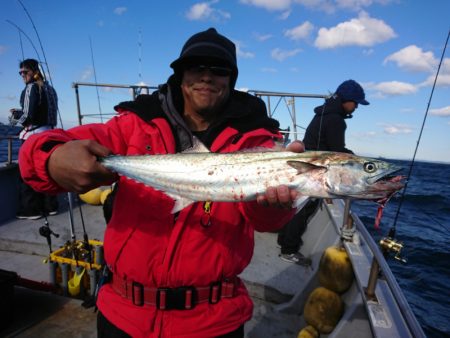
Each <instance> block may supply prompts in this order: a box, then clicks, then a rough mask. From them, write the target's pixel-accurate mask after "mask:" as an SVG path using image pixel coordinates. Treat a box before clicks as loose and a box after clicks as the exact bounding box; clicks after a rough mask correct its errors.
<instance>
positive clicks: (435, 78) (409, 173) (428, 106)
mask: <svg viewBox="0 0 450 338" xmlns="http://www.w3.org/2000/svg"><path fill="white" fill-rule="evenodd" d="M449 37H450V30H449V31H448V33H447V39H446V41H445V44H444V49H443V50H442V55H441V60H440V61H439V65H438V68H437V71H436V76H435V77H434V82H433V87H432V88H431V93H430V98H429V99H428V105H427V109H426V111H425V116H424V117H423V121H422V127H421V128H420V133H419V138H418V139H417V143H416V148H415V150H414V155H413V158H412V160H411V165H410V166H409V171H408V176H407V177H406V183H405V187H404V189H403V191H402V195H401V196H400V201H399V203H398V208H397V213H396V214H395V218H394V224H393V226H392V227H391V229H390V230H389V237H391V238H393V237H395V227H396V225H397V219H398V216H399V214H400V209H401V207H402V204H403V200H404V199H405V193H406V189H407V187H408V182H409V179H410V177H411V173H412V169H413V165H414V161H415V158H416V154H417V149H418V148H419V143H420V139H421V138H422V132H423V129H424V127H425V121H426V120H427V116H428V111H429V109H430V104H431V99H432V98H433V93H434V88H435V87H436V82H437V79H438V76H439V71H440V69H441V65H442V61H443V60H444V55H445V51H446V49H447V44H448V39H449Z"/></svg>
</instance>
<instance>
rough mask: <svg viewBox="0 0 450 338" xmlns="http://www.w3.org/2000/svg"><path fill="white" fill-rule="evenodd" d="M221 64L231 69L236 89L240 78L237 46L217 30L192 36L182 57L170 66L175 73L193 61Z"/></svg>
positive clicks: (213, 29) (232, 82) (185, 45)
mask: <svg viewBox="0 0 450 338" xmlns="http://www.w3.org/2000/svg"><path fill="white" fill-rule="evenodd" d="M196 60H199V61H208V60H211V61H213V62H219V63H221V64H224V65H227V66H229V67H231V69H232V74H231V83H230V85H231V88H234V85H235V84H236V80H237V76H238V68H237V61H236V46H235V45H234V43H233V42H232V41H231V40H229V39H227V38H226V37H225V36H223V35H221V34H219V33H217V31H216V29H215V28H209V29H208V30H206V31H203V32H200V33H197V34H194V35H192V36H191V37H190V38H189V39H188V40H187V41H186V43H185V44H184V46H183V49H182V50H181V53H180V57H179V58H178V59H176V60H175V61H174V62H172V63H171V64H170V67H172V68H173V69H174V71H175V73H178V74H179V73H180V72H182V71H183V69H184V66H185V65H186V64H188V63H192V61H194V62H195V61H196Z"/></svg>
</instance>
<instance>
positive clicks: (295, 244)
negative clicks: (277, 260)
mask: <svg viewBox="0 0 450 338" xmlns="http://www.w3.org/2000/svg"><path fill="white" fill-rule="evenodd" d="M319 202H320V199H314V200H309V201H308V202H306V204H305V206H304V207H303V208H302V209H301V210H300V211H299V212H298V213H297V214H296V215H295V216H294V217H293V218H292V219H291V220H290V221H289V222H288V223H286V224H285V225H284V227H283V228H282V229H281V230H280V232H279V233H278V239H277V242H278V244H279V245H280V246H281V253H282V254H294V253H296V252H298V250H299V249H300V247H301V245H302V244H303V241H302V235H303V234H304V232H305V231H306V227H307V225H308V220H309V218H310V217H311V216H312V214H314V212H315V211H316V209H317V207H318V205H319Z"/></svg>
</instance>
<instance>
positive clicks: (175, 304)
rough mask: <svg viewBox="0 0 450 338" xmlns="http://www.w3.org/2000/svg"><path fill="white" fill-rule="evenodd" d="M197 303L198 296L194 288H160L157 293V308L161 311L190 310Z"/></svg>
mask: <svg viewBox="0 0 450 338" xmlns="http://www.w3.org/2000/svg"><path fill="white" fill-rule="evenodd" d="M196 301H197V294H196V289H195V288H194V287H193V286H182V287H178V288H158V290H157V292H156V308H157V309H159V310H190V309H193V308H194V306H195V304H196Z"/></svg>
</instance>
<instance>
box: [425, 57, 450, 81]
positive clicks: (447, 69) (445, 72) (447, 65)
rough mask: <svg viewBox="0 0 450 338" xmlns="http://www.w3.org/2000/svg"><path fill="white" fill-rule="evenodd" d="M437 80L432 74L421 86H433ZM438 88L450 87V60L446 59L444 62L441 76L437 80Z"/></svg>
mask: <svg viewBox="0 0 450 338" xmlns="http://www.w3.org/2000/svg"><path fill="white" fill-rule="evenodd" d="M435 72H437V67H436V70H435ZM435 78H436V74H431V75H430V76H428V78H427V79H426V80H425V81H424V82H422V83H421V84H420V85H419V86H431V85H433V83H434V80H435ZM436 86H438V87H448V86H450V58H446V59H444V60H443V62H442V65H441V69H440V70H439V75H438V78H437V82H436Z"/></svg>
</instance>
